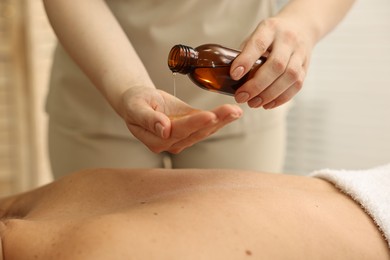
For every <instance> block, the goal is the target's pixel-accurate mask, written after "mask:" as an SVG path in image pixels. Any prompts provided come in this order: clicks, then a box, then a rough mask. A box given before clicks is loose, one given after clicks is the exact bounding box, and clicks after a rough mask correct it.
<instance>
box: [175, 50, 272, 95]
mask: <svg viewBox="0 0 390 260" xmlns="http://www.w3.org/2000/svg"><path fill="white" fill-rule="evenodd" d="M239 53H240V52H239V51H237V50H233V49H229V48H226V47H223V46H220V45H217V44H204V45H201V46H199V47H196V48H192V47H188V46H185V45H181V44H179V45H175V46H173V47H172V49H171V51H170V52H169V56H168V67H169V69H170V70H171V71H172V72H174V73H175V72H178V73H181V74H187V75H188V77H189V78H190V79H191V80H192V81H193V82H194V83H195V84H196V85H197V86H199V87H201V88H203V89H206V90H209V91H214V92H218V93H222V94H227V95H234V93H235V92H236V90H237V89H238V88H239V87H241V86H242V85H243V84H244V83H245V82H246V81H247V80H248V79H250V78H252V77H253V75H254V73H255V72H256V71H257V69H258V68H259V67H260V66H261V65H262V64H263V63H264V62H265V60H266V58H265V57H261V58H260V59H258V60H257V62H256V63H255V64H254V66H253V67H252V69H251V70H250V71H249V72H248V73H247V74H246V75H245V76H244V77H242V78H241V79H240V80H233V79H232V78H231V77H230V65H231V63H232V62H233V60H234V59H235V58H236V56H237V55H238V54H239Z"/></svg>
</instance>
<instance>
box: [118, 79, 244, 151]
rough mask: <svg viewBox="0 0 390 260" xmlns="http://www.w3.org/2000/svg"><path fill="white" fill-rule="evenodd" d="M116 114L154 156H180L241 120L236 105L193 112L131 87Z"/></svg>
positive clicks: (149, 91) (157, 94)
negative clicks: (158, 154)
mask: <svg viewBox="0 0 390 260" xmlns="http://www.w3.org/2000/svg"><path fill="white" fill-rule="evenodd" d="M118 112H119V114H120V115H121V116H122V118H123V119H124V121H125V123H126V125H127V128H128V129H129V130H130V132H131V133H132V134H133V135H134V136H135V137H136V138H137V139H139V140H140V141H141V142H142V143H144V144H145V145H146V146H147V147H148V148H149V149H150V150H151V151H153V152H155V153H159V152H163V151H167V152H170V153H174V154H176V153H179V152H181V151H182V150H184V149H185V148H187V147H190V146H192V145H193V144H195V143H197V142H199V141H201V140H203V139H205V138H206V137H208V136H210V135H212V134H213V133H215V132H217V131H218V130H219V129H221V128H222V127H224V126H225V125H227V124H229V123H231V122H233V121H234V120H236V119H238V118H240V117H241V115H242V114H243V111H242V110H241V108H240V107H239V106H237V105H230V104H225V105H222V106H219V107H217V108H215V109H213V110H211V111H205V110H199V109H195V108H193V107H191V106H189V105H188V104H186V103H185V102H183V101H181V100H180V99H178V98H176V97H174V96H172V95H170V94H168V93H166V92H164V91H161V90H157V89H155V88H147V87H132V88H130V89H128V90H127V91H125V92H124V93H123V94H122V96H121V105H120V106H119V111H118Z"/></svg>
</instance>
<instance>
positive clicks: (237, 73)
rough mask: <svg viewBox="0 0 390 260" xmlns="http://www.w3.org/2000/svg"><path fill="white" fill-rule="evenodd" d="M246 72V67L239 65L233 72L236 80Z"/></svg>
mask: <svg viewBox="0 0 390 260" xmlns="http://www.w3.org/2000/svg"><path fill="white" fill-rule="evenodd" d="M243 74H244V67H243V66H238V67H237V68H235V69H234V70H233V72H232V75H231V76H232V78H233V79H234V80H239V79H240V78H241V77H242V76H243Z"/></svg>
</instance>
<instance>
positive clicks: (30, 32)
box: [0, 0, 55, 195]
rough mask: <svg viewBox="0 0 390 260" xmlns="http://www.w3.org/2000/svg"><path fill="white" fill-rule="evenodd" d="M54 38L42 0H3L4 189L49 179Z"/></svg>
mask: <svg viewBox="0 0 390 260" xmlns="http://www.w3.org/2000/svg"><path fill="white" fill-rule="evenodd" d="M54 43H55V38H54V35H53V33H52V31H51V29H50V26H49V24H48V22H47V19H46V16H45V14H44V11H43V7H42V2H41V1H40V0H1V1H0V195H4V194H9V193H13V192H18V191H23V190H26V189H29V188H31V187H34V186H37V185H40V184H43V183H46V182H48V181H50V180H51V176H50V171H49V167H48V159H47V151H46V120H47V119H46V115H45V113H44V100H45V96H46V91H47V80H48V72H49V67H50V63H51V51H52V49H53V46H54Z"/></svg>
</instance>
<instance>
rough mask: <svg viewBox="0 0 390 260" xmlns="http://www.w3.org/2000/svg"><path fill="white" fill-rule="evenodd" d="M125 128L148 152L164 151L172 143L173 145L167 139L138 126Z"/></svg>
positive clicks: (130, 125) (131, 125)
mask: <svg viewBox="0 0 390 260" xmlns="http://www.w3.org/2000/svg"><path fill="white" fill-rule="evenodd" d="M127 127H128V129H129V130H130V132H131V133H132V134H133V135H134V137H135V138H137V139H138V140H139V141H141V142H142V143H143V144H144V145H145V146H146V147H147V148H148V149H149V150H151V151H152V152H154V153H160V152H163V151H166V150H167V149H169V147H171V146H172V143H174V142H172V141H170V140H169V139H168V140H167V139H163V138H161V137H159V136H157V135H155V134H154V133H152V132H150V131H148V130H146V129H145V128H143V127H140V126H138V125H133V124H129V125H128V126H127Z"/></svg>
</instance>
